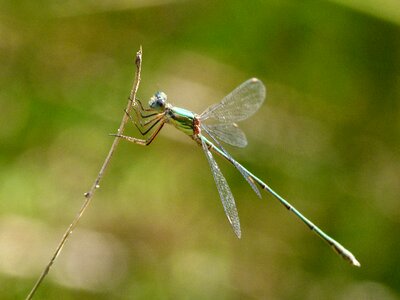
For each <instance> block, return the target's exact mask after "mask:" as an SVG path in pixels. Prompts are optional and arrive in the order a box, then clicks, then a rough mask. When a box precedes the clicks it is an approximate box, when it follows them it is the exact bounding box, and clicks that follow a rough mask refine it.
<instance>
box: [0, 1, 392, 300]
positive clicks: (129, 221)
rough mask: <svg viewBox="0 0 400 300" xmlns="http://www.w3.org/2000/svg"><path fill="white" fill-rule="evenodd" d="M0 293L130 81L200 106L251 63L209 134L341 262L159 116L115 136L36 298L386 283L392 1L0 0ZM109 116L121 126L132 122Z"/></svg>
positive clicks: (29, 256)
mask: <svg viewBox="0 0 400 300" xmlns="http://www.w3.org/2000/svg"><path fill="white" fill-rule="evenodd" d="M2 2H3V3H2V5H1V6H2V8H1V10H0V16H1V17H0V108H1V110H0V112H1V114H0V116H1V118H0V124H1V127H0V145H1V147H0V200H1V201H0V282H1V283H0V295H1V298H2V299H22V298H23V297H25V296H26V295H27V293H28V291H29V290H30V288H31V287H32V285H33V283H34V281H35V280H36V279H37V276H38V275H39V273H40V272H41V270H42V268H43V267H44V265H45V263H46V261H47V260H48V259H49V258H50V256H51V253H52V251H53V250H54V249H55V247H56V244H57V243H58V241H59V239H60V238H61V236H62V234H63V232H64V230H65V228H66V227H67V225H68V224H69V222H70V221H71V220H72V219H73V217H74V216H75V214H76V212H77V210H78V208H79V207H80V206H81V203H82V201H83V193H84V192H85V191H87V190H88V188H89V187H90V185H91V183H92V182H93V180H94V178H95V176H96V175H97V172H98V169H99V168H100V165H101V163H102V162H103V160H104V158H105V155H106V153H107V151H108V149H109V147H110V145H111V143H112V138H111V137H109V136H108V134H109V133H113V132H115V130H116V129H117V127H118V125H119V121H120V119H121V117H122V114H123V108H124V107H125V104H126V99H127V96H128V95H129V91H130V86H131V81H132V79H133V72H134V64H133V60H134V56H135V53H136V51H137V49H138V48H139V45H143V51H144V55H143V58H144V62H143V72H142V84H141V87H140V90H139V97H140V99H143V101H145V102H147V99H148V98H149V97H150V96H151V95H152V94H153V93H154V92H155V91H156V90H163V91H164V92H166V93H167V94H168V96H169V100H170V101H171V102H172V103H173V104H175V105H177V106H181V107H185V108H188V109H191V110H193V111H196V112H198V113H200V112H201V111H202V110H203V109H205V108H206V107H207V106H208V105H211V104H212V103H214V102H217V101H219V100H220V99H221V98H222V97H223V96H224V95H225V94H227V93H228V92H230V91H231V90H232V89H233V88H235V87H236V86H237V85H238V84H240V83H241V82H243V81H245V80H246V79H248V78H250V77H258V78H260V79H261V80H263V82H264V83H265V84H266V86H267V89H268V96H267V101H266V102H265V105H264V106H263V107H262V108H261V109H260V111H259V112H258V113H257V114H256V115H255V116H254V117H253V118H251V119H249V120H247V121H245V122H243V123H242V124H241V127H242V128H243V130H244V131H245V132H246V133H247V137H248V140H249V146H248V147H247V148H245V149H233V148H228V150H229V151H230V152H231V153H232V155H233V156H234V157H235V158H237V159H238V161H240V162H241V163H243V164H244V165H245V166H246V167H248V168H249V169H250V170H251V171H253V172H254V173H255V174H257V175H258V176H259V177H260V178H262V179H264V180H265V181H266V182H267V183H269V184H270V185H271V186H272V187H273V188H275V189H276V190H277V191H278V192H279V193H281V194H282V195H283V196H284V197H286V198H287V199H288V200H289V201H290V202H291V203H292V204H293V205H295V206H296V207H297V208H299V209H300V211H302V212H303V213H304V214H305V215H306V216H307V217H309V218H310V219H311V220H313V221H315V223H316V224H318V225H320V226H321V227H322V228H323V229H324V230H326V231H327V233H329V234H331V235H332V236H333V237H334V238H336V239H337V240H339V241H340V242H341V243H343V245H344V246H345V247H347V248H349V249H350V250H351V251H352V252H353V253H354V254H355V255H356V257H357V258H358V259H359V261H360V262H361V265H362V267H361V268H360V269H358V268H354V267H351V266H350V265H348V264H347V263H346V262H344V261H342V260H341V259H340V258H339V257H337V256H336V255H335V254H334V253H333V252H332V251H331V250H330V249H329V248H328V247H327V246H326V245H325V244H324V243H323V242H321V241H320V240H319V239H318V238H317V237H316V236H315V235H313V234H312V233H310V232H309V231H308V230H307V228H306V227H305V226H304V225H303V224H301V223H300V222H299V221H298V220H296V219H295V218H294V217H293V216H292V215H290V214H289V213H288V212H287V211H286V210H285V209H284V208H282V207H281V206H280V205H279V204H278V203H277V202H276V200H275V199H273V198H272V197H271V196H269V195H267V194H265V193H263V199H262V200H260V199H258V198H257V197H256V195H254V194H253V193H252V191H251V189H250V187H249V186H248V185H247V183H246V182H245V181H244V180H243V179H242V178H241V175H240V174H239V173H238V172H237V170H235V169H234V168H232V167H231V166H229V165H228V164H227V163H225V162H224V161H221V160H218V162H219V164H220V166H221V169H222V170H223V172H224V174H225V175H226V178H227V180H228V182H229V183H230V185H231V188H232V190H233V193H234V195H235V199H236V202H237V205H238V209H239V215H240V217H241V223H242V233H243V237H242V239H241V240H237V239H236V237H235V235H234V234H233V232H232V230H231V228H230V226H229V224H228V221H227V220H226V217H225V215H224V212H223V209H222V206H221V204H220V200H219V198H218V193H217V190H216V187H215V185H214V182H213V179H212V176H211V173H210V170H209V168H208V164H207V162H206V158H205V157H204V154H203V153H202V150H201V148H200V147H197V146H196V145H195V144H194V143H193V142H192V141H191V140H190V139H188V138H187V137H185V136H184V135H183V134H181V133H179V132H175V130H174V129H173V128H165V129H163V131H162V132H161V134H160V136H159V137H158V138H157V140H156V141H155V142H154V143H153V144H152V145H151V146H150V147H147V148H145V147H140V146H136V145H133V144H128V143H121V144H120V146H119V148H118V149H117V152H116V155H115V156H114V158H113V161H112V163H111V166H110V168H109V169H108V171H107V173H106V176H105V178H104V180H103V182H102V185H101V188H100V190H98V192H97V193H96V195H95V197H94V201H93V203H92V205H91V206H90V207H89V209H88V211H87V214H86V215H85V216H84V218H83V220H82V222H81V223H80V225H79V227H78V229H77V230H76V231H75V232H74V234H73V235H72V237H71V240H70V242H69V243H68V244H67V245H66V246H65V248H64V250H63V252H62V253H61V255H60V257H59V259H58V261H57V262H56V263H55V265H54V268H53V269H52V271H51V274H50V276H49V278H47V279H46V280H45V282H44V284H43V286H42V287H41V288H40V290H39V291H38V294H37V299H400V271H399V265H400V255H399V253H398V249H399V248H400V238H399V236H400V235H399V230H400V224H399V220H400V201H399V195H400V184H399V178H400V171H399V170H400V151H399V149H400V148H399V145H400V143H399V142H400V136H399V132H400V121H399V120H400V109H399V100H400V28H399V25H400V16H399V14H398V13H397V12H399V11H400V6H399V4H398V3H397V2H396V1H389V0H386V1H366V3H364V2H363V1H356V0H352V1H339V0H337V1H300V2H299V1H249V2H246V1H174V0H171V1H165V0H164V1H163V0H152V1H124V0H117V1H107V0H101V1H86V2H85V1H77V0H74V1H46V0H45V1H40V2H39V3H38V2H35V1H15V2H14V1H2ZM127 133H128V134H130V135H137V134H138V133H137V131H136V130H134V128H132V127H131V128H129V130H128V132H127Z"/></svg>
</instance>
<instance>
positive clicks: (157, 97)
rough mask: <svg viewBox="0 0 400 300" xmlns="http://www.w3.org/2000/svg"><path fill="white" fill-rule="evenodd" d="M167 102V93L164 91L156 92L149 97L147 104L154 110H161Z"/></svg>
mask: <svg viewBox="0 0 400 300" xmlns="http://www.w3.org/2000/svg"><path fill="white" fill-rule="evenodd" d="M166 102H167V95H166V94H165V93H164V92H157V93H155V94H154V96H153V97H151V98H150V101H149V106H150V107H151V108H152V109H155V110H160V111H161V110H163V109H164V108H165V104H166Z"/></svg>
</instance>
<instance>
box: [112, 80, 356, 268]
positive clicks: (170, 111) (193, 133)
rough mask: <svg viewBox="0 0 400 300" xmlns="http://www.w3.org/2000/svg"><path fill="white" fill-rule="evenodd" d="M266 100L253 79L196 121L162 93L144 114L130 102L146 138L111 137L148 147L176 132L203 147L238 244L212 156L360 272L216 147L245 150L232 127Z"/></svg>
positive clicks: (226, 191)
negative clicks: (165, 130)
mask: <svg viewBox="0 0 400 300" xmlns="http://www.w3.org/2000/svg"><path fill="white" fill-rule="evenodd" d="M265 95H266V89H265V86H264V84H263V83H262V82H261V81H260V80H258V79H256V78H252V79H249V80H247V81H246V82H244V83H242V84H241V85H240V86H238V87H237V88H236V89H235V90H233V91H232V92H231V93H230V94H229V95H227V96H226V97H224V98H223V99H222V101H221V102H220V103H218V104H214V105H212V106H210V107H209V108H207V109H206V110H205V111H204V112H203V113H202V114H200V115H197V114H195V113H193V112H191V111H189V110H186V109H183V108H179V107H175V106H172V105H171V104H170V103H168V102H167V95H166V94H165V93H163V92H157V93H155V95H154V96H153V97H151V99H150V101H149V108H144V107H143V105H142V103H141V102H140V101H139V100H137V99H135V102H134V106H133V109H134V112H135V117H136V118H133V117H131V116H130V118H131V120H132V122H133V123H134V124H135V126H136V127H137V128H138V130H139V132H140V133H141V134H142V136H144V137H147V138H145V139H138V138H134V137H130V136H125V135H120V134H116V135H115V136H118V137H120V138H123V139H125V140H127V141H130V142H133V143H135V144H139V145H143V146H147V145H149V144H150V143H151V142H152V141H153V140H154V138H155V137H156V136H157V134H158V133H159V132H160V130H161V129H162V127H163V126H164V124H171V125H173V126H175V127H176V128H177V129H179V130H180V131H182V132H184V133H185V134H186V135H188V136H189V137H191V138H192V139H193V140H194V141H195V142H196V143H197V144H199V145H200V146H202V148H203V150H204V153H205V155H206V157H207V160H208V163H209V164H210V167H211V172H212V174H213V176H214V180H215V183H216V185H217V189H218V192H219V196H220V198H221V201H222V205H223V207H224V210H225V214H226V216H227V217H228V220H229V223H230V224H231V225H232V228H233V230H234V232H235V234H236V235H237V237H238V238H240V237H241V230H240V222H239V216H238V212H237V209H236V204H235V200H234V198H233V195H232V192H231V190H230V188H229V186H228V183H227V182H226V179H225V177H224V176H223V175H222V173H221V171H220V169H219V167H218V165H217V163H216V161H215V160H214V157H213V155H212V153H211V151H212V152H214V153H217V154H218V155H220V156H222V157H223V158H225V159H226V160H227V161H229V162H230V163H231V164H232V165H233V166H234V167H235V168H236V169H238V170H239V172H240V174H242V176H243V177H244V178H245V179H246V181H247V182H248V183H249V184H250V186H251V188H252V189H253V190H254V192H255V193H256V194H257V195H258V196H259V197H260V198H261V193H260V191H259V189H258V186H259V187H261V189H264V190H266V191H268V192H270V193H271V194H272V195H273V196H274V197H275V198H276V199H278V200H279V202H280V203H281V204H283V206H285V207H286V208H287V209H288V210H289V211H291V212H293V213H294V214H295V215H296V216H297V217H298V218H299V219H300V220H301V221H303V222H304V223H305V224H306V225H307V226H308V227H309V228H310V229H311V230H312V231H314V232H315V233H316V234H317V235H318V236H320V237H321V238H322V239H323V240H324V241H325V242H327V243H328V244H329V245H330V246H331V247H332V248H333V249H334V250H335V252H336V253H338V254H339V255H340V256H342V257H343V258H344V259H346V260H347V261H349V262H350V263H351V264H352V265H354V266H358V267H359V266H360V263H359V262H358V261H357V259H356V258H355V257H354V255H353V254H352V253H351V252H350V251H348V250H347V249H346V248H344V247H343V246H342V245H341V244H340V243H338V242H337V241H335V240H334V239H332V238H331V237H330V236H328V235H327V234H326V233H325V232H323V231H322V230H321V229H320V228H318V227H317V226H316V225H314V224H313V223H312V222H311V221H310V220H308V219H307V218H306V217H305V216H303V215H302V214H301V213H300V212H299V211H298V210H297V209H296V208H294V207H293V206H292V205H291V204H290V203H288V202H287V201H286V200H285V199H283V198H282V197H281V196H280V195H279V194H277V193H276V192H275V191H274V190H272V189H271V188H270V187H269V186H268V185H267V184H266V183H264V182H263V181H262V180H261V179H259V178H258V177H256V176H255V175H254V174H252V173H251V172H250V171H248V170H247V169H246V168H245V167H243V166H242V165H241V164H240V163H238V162H237V161H236V160H235V159H234V158H232V156H231V155H230V154H229V153H228V152H227V151H226V150H225V149H224V147H223V146H222V145H221V143H220V141H222V142H225V143H227V144H230V145H233V146H237V147H245V146H246V145H247V139H246V136H245V134H244V133H243V131H242V130H240V129H239V127H238V126H237V125H236V123H235V122H239V121H242V120H245V119H247V118H248V117H250V116H252V115H253V114H254V113H255V112H256V111H257V110H258V109H259V108H260V106H261V105H262V103H263V102H264V99H265ZM207 119H214V120H215V121H216V122H214V123H213V124H206V123H207V122H205V121H206V120H207ZM257 185H258V186H257Z"/></svg>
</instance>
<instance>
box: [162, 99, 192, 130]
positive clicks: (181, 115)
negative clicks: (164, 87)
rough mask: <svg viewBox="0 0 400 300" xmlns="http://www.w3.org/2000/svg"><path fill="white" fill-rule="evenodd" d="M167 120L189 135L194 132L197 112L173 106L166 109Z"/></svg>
mask: <svg viewBox="0 0 400 300" xmlns="http://www.w3.org/2000/svg"><path fill="white" fill-rule="evenodd" d="M166 116H167V120H168V121H167V122H168V123H170V124H172V125H174V126H175V127H176V128H177V129H179V130H180V131H182V132H184V133H185V134H187V135H193V134H194V120H195V114H194V113H193V112H191V111H190V110H187V109H184V108H180V107H175V106H171V107H168V108H167V110H166Z"/></svg>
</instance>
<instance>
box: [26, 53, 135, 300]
mask: <svg viewBox="0 0 400 300" xmlns="http://www.w3.org/2000/svg"><path fill="white" fill-rule="evenodd" d="M135 64H136V72H135V79H134V81H133V85H132V90H131V93H130V95H129V101H128V104H127V107H126V110H125V111H127V112H128V114H129V113H130V111H131V109H132V105H133V104H134V102H135V99H136V93H137V91H138V89H139V84H140V73H141V70H142V47H141V46H140V48H139V51H138V52H137V53H136V60H135ZM128 114H126V113H124V114H123V117H122V120H121V124H120V125H119V128H118V134H119V135H120V134H123V132H124V128H125V124H126V123H127V122H128V120H129V117H128ZM119 141H120V138H119V137H115V139H114V141H113V143H112V145H111V148H110V151H109V152H108V154H107V157H106V159H105V160H104V163H103V165H102V166H101V168H100V172H99V174H98V175H97V178H96V180H95V181H94V183H93V185H92V187H91V188H90V190H89V191H88V192H86V193H85V194H84V195H85V201H84V203H83V205H82V207H81V208H80V210H79V212H78V214H77V215H76V217H75V219H74V220H73V221H72V223H71V224H70V225H69V227H68V229H67V230H66V231H65V233H64V235H63V237H62V239H61V241H60V242H59V244H58V246H57V248H56V250H55V251H54V254H53V256H52V257H51V259H50V261H49V263H48V264H47V265H46V267H45V268H44V270H43V272H42V274H41V275H40V277H39V278H38V280H37V281H36V283H35V285H34V286H33V288H32V290H31V291H30V293H29V295H28V296H27V297H26V300H29V299H32V297H33V295H34V294H35V292H36V291H37V289H38V288H39V286H40V284H41V283H42V281H43V279H44V278H45V277H46V275H47V274H48V273H49V271H50V268H51V266H52V265H53V263H54V261H55V260H56V259H57V256H58V255H59V254H60V252H61V250H62V248H63V246H64V245H65V243H66V242H67V240H68V238H69V236H70V235H71V233H72V232H73V230H74V229H75V228H76V226H77V225H78V223H79V220H80V219H81V217H82V215H83V213H84V212H85V210H86V208H87V207H88V206H89V204H90V202H91V200H92V198H93V195H94V192H95V191H96V189H98V188H99V187H100V185H99V184H100V181H101V179H102V178H103V175H104V172H105V170H106V169H107V167H108V165H109V163H110V160H111V157H112V156H113V154H114V151H115V149H116V148H117V146H118V144H119Z"/></svg>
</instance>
